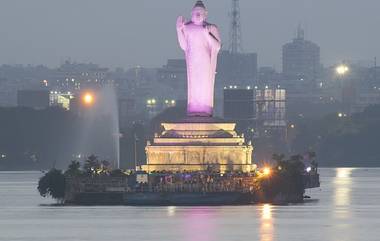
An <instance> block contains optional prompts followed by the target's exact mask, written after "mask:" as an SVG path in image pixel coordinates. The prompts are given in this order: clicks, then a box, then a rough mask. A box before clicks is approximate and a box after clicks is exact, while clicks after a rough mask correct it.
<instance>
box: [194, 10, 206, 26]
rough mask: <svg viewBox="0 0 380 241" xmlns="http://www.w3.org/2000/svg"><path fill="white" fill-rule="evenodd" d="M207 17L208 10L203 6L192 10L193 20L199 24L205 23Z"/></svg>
mask: <svg viewBox="0 0 380 241" xmlns="http://www.w3.org/2000/svg"><path fill="white" fill-rule="evenodd" d="M206 19H207V11H206V9H204V8H201V7H195V8H194V9H193V11H192V12H191V21H192V22H193V23H195V24H197V25H201V24H203V22H204V21H206Z"/></svg>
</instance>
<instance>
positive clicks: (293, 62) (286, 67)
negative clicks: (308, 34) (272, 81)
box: [282, 27, 322, 81]
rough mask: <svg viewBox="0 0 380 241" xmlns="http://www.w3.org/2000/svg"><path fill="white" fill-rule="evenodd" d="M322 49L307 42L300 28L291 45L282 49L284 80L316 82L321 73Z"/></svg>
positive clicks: (286, 45)
mask: <svg viewBox="0 0 380 241" xmlns="http://www.w3.org/2000/svg"><path fill="white" fill-rule="evenodd" d="M321 69H322V67H321V62H320V47H319V46H318V45H317V44H315V43H313V42H311V41H308V40H305V36H304V30H303V29H301V28H300V27H299V28H298V30H297V36H296V38H295V39H293V41H292V42H291V43H287V44H285V45H284V46H283V47H282V72H283V78H284V80H301V81H303V80H305V81H315V80H316V79H318V77H319V75H320V72H321Z"/></svg>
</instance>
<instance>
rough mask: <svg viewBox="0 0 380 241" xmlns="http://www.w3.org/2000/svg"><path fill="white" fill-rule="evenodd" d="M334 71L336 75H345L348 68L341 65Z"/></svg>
mask: <svg viewBox="0 0 380 241" xmlns="http://www.w3.org/2000/svg"><path fill="white" fill-rule="evenodd" d="M335 71H336V73H337V74H338V75H345V74H346V73H347V72H348V71H349V68H348V66H347V65H344V64H342V65H339V66H338V67H336V69H335Z"/></svg>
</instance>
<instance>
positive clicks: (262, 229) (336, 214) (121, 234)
mask: <svg viewBox="0 0 380 241" xmlns="http://www.w3.org/2000/svg"><path fill="white" fill-rule="evenodd" d="M320 172H321V181H322V183H321V188H320V189H314V190H312V191H308V192H307V195H310V196H311V197H312V198H313V199H312V200H310V201H308V202H306V203H304V204H298V205H288V206H272V205H269V204H266V205H252V206H221V207H54V206H49V204H52V203H54V201H53V200H51V199H43V198H41V197H40V196H39V194H38V192H37V189H36V186H37V181H38V178H39V176H40V175H41V174H40V173H38V172H0V240H1V241H2V240H4V241H11V240H18V241H34V240H35V241H52V240H57V241H59V240H62V241H67V240H96V241H97V240H98V241H105V240H112V241H118V240H120V241H122V240H123V241H130V240H139V241H140V240H152V241H153V240H165V241H178V240H188V241H227V240H228V241H232V240H234V241H235V240H259V241H273V240H281V241H307V240H310V241H327V240H331V241H345V240H347V241H358V240H368V241H372V240H374V241H375V240H376V241H377V240H380V169H350V168H338V169H321V171H320Z"/></svg>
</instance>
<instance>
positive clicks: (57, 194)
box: [37, 168, 65, 203]
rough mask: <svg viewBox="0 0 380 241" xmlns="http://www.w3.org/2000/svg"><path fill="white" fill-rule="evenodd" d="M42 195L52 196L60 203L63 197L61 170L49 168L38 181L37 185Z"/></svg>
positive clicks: (63, 177) (63, 181)
mask: <svg viewBox="0 0 380 241" xmlns="http://www.w3.org/2000/svg"><path fill="white" fill-rule="evenodd" d="M37 189H38V191H39V193H40V195H41V196H42V197H49V196H50V197H52V198H54V199H56V200H57V202H59V203H62V202H63V199H64V197H65V176H64V175H63V173H62V171H61V170H57V169H55V168H53V169H51V170H50V171H49V172H47V173H46V174H45V175H44V176H42V177H41V178H40V180H39V182H38V187H37Z"/></svg>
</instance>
